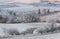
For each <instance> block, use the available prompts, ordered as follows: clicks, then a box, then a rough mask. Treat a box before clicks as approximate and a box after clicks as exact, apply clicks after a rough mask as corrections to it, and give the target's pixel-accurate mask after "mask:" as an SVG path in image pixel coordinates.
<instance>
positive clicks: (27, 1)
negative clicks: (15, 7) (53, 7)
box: [0, 0, 60, 3]
mask: <svg viewBox="0 0 60 39" xmlns="http://www.w3.org/2000/svg"><path fill="white" fill-rule="evenodd" d="M49 1H55V0H49ZM57 1H60V0H57ZM0 2H22V3H33V2H40V0H0Z"/></svg>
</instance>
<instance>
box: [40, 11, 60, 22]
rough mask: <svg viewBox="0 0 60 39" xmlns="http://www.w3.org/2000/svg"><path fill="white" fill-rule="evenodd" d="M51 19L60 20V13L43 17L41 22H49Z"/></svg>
mask: <svg viewBox="0 0 60 39" xmlns="http://www.w3.org/2000/svg"><path fill="white" fill-rule="evenodd" d="M49 19H53V20H60V12H59V13H54V14H51V15H46V16H41V21H47V20H49Z"/></svg>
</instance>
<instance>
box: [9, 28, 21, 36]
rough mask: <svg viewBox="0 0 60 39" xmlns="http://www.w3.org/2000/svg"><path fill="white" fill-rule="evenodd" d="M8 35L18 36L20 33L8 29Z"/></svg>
mask: <svg viewBox="0 0 60 39" xmlns="http://www.w3.org/2000/svg"><path fill="white" fill-rule="evenodd" d="M8 33H9V34H10V35H20V33H19V32H18V30H16V29H10V30H8Z"/></svg>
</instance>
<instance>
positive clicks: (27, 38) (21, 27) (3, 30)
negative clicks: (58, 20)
mask: <svg viewBox="0 0 60 39" xmlns="http://www.w3.org/2000/svg"><path fill="white" fill-rule="evenodd" d="M57 25H58V26H59V25H60V24H57ZM50 26H51V25H50V24H49V23H21V24H0V37H1V39H3V38H4V39H40V38H41V39H44V38H45V39H58V38H59V36H60V33H57V34H48V35H47V34H46V35H38V34H37V35H34V33H33V34H32V35H30V34H28V35H18V36H16V35H13V36H12V35H9V34H8V33H7V31H8V30H14V29H15V30H17V31H19V32H23V31H26V30H27V29H29V28H34V27H35V28H39V27H40V28H41V29H42V30H43V29H46V28H50ZM58 26H56V27H58ZM55 37H56V38H55Z"/></svg>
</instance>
